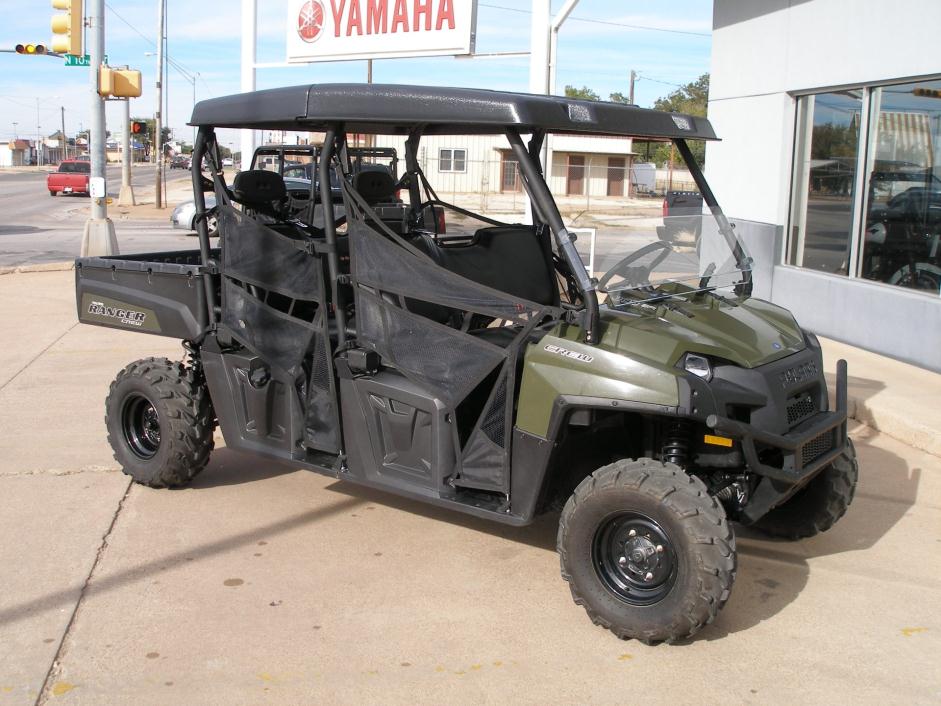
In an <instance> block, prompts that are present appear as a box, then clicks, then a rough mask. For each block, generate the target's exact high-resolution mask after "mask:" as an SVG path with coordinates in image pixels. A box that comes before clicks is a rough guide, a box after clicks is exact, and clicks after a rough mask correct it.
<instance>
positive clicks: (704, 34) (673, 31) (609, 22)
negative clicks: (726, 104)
mask: <svg viewBox="0 0 941 706" xmlns="http://www.w3.org/2000/svg"><path fill="white" fill-rule="evenodd" d="M478 4H479V5H480V6H481V7H489V8H492V9H494V10H505V11H506V12H518V13H520V14H522V15H531V14H533V13H532V10H522V9H520V8H518V7H503V6H502V5H491V4H490V3H486V2H482V3H478ZM569 21H570V22H587V23H589V24H596V25H609V26H612V27H626V28H628V29H639V30H643V31H646V32H666V33H667V34H685V35H688V36H691V37H712V35H711V34H709V33H707V32H689V31H687V30H682V29H667V28H666V27H651V26H649V25H635V24H629V23H627V22H615V21H613V20H597V19H594V18H592V17H576V16H575V15H572V16H571V17H569Z"/></svg>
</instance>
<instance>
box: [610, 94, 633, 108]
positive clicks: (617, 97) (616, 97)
mask: <svg viewBox="0 0 941 706" xmlns="http://www.w3.org/2000/svg"><path fill="white" fill-rule="evenodd" d="M608 100H609V101H611V102H612V103H626V104H627V105H631V101H630V99H629V98H628V97H627V96H625V95H624V94H623V93H621V92H620V91H618V92H616V93H611V94H610V95H609V96H608Z"/></svg>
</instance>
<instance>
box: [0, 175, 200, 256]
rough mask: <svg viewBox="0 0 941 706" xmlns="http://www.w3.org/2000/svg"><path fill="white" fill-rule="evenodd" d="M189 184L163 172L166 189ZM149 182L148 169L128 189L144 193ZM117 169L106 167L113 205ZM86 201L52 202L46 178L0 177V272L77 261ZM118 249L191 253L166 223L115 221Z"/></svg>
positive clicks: (186, 240) (184, 238) (188, 242)
mask: <svg viewBox="0 0 941 706" xmlns="http://www.w3.org/2000/svg"><path fill="white" fill-rule="evenodd" d="M187 178H189V172H187V171H183V170H178V171H168V172H167V183H168V186H169V185H172V184H173V183H174V182H177V181H181V180H185V179H187ZM152 182H153V168H152V167H151V166H150V165H142V166H140V167H136V168H135V169H134V170H133V171H132V175H131V184H132V185H133V186H134V188H135V190H143V189H145V188H147V187H148V186H149V185H150V184H152ZM120 184H121V168H120V166H118V165H114V166H109V167H108V191H109V194H110V195H113V196H114V197H115V200H117V190H118V189H119V188H120ZM88 206H89V200H88V199H87V198H85V197H83V196H61V195H60V196H56V197H52V196H50V195H49V192H48V191H47V190H46V172H45V171H36V172H0V266H10V265H29V264H38V263H44V262H59V261H63V260H71V259H72V258H75V257H78V254H79V249H80V248H81V244H82V228H83V226H84V224H85V220H86V219H87V218H88V215H87V208H88ZM114 227H115V231H116V232H117V237H118V246H119V248H120V250H121V252H123V253H131V252H148V251H161V250H178V249H185V248H191V247H195V240H194V239H193V238H192V237H189V236H188V235H187V233H186V232H185V231H180V230H174V229H172V228H171V227H170V211H169V210H167V213H166V218H165V219H159V220H154V219H129V220H115V221H114Z"/></svg>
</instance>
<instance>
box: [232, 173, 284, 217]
mask: <svg viewBox="0 0 941 706" xmlns="http://www.w3.org/2000/svg"><path fill="white" fill-rule="evenodd" d="M287 195H288V191H287V187H286V186H285V185H284V177H282V176H281V175H280V174H278V173H277V172H271V171H266V170H264V169H249V170H247V171H244V172H239V173H238V174H236V175H235V181H234V182H233V184H232V198H233V199H234V200H235V201H237V202H238V203H240V204H242V205H243V206H245V207H246V208H250V209H252V210H254V211H258V212H260V213H264V214H265V215H271V214H272V213H276V212H277V208H278V206H280V204H281V203H282V202H283V201H284V200H285V199H286V198H287Z"/></svg>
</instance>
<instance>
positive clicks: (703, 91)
mask: <svg viewBox="0 0 941 706" xmlns="http://www.w3.org/2000/svg"><path fill="white" fill-rule="evenodd" d="M612 99H613V95H612ZM708 104H709V74H703V75H702V76H700V77H699V78H698V79H696V80H695V81H692V82H690V83H687V84H686V85H685V86H680V87H679V88H677V89H676V90H675V91H673V92H672V93H669V94H667V95H666V96H663V97H662V98H657V100H655V101H654V103H653V107H654V110H664V111H667V112H670V113H686V114H687V115H697V116H700V117H705V116H706V108H707V106H708ZM689 148H690V151H691V152H692V153H693V156H694V157H695V158H696V161H697V162H698V163H699V166H700V167H702V166H704V165H705V163H706V143H705V142H703V141H702V140H691V141H690V143H689ZM634 149H635V151H636V152H639V153H641V154H649V155H650V159H651V160H653V161H654V162H656V163H657V165H658V166H660V167H662V166H664V165H665V164H667V163H668V162H669V161H670V144H669V143H666V142H651V143H647V142H635V143H634ZM673 160H674V163H676V161H677V160H679V161H680V162H682V159H680V157H679V156H678V155H676V154H675V153H674V158H673Z"/></svg>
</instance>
